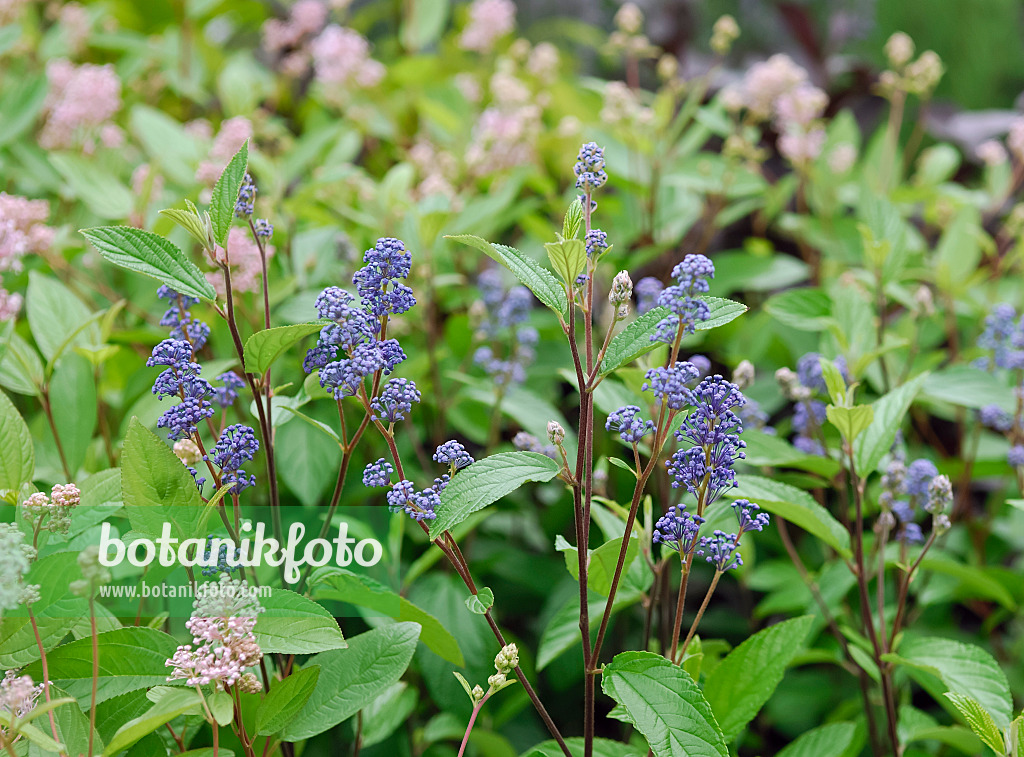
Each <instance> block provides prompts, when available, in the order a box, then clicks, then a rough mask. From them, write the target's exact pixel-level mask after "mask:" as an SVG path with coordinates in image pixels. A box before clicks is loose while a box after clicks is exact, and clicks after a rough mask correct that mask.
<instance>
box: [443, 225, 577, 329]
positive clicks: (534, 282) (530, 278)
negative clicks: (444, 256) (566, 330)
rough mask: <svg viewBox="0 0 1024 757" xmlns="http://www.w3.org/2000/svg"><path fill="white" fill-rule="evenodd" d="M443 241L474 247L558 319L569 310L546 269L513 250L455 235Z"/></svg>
mask: <svg viewBox="0 0 1024 757" xmlns="http://www.w3.org/2000/svg"><path fill="white" fill-rule="evenodd" d="M445 239H451V240H453V241H455V242H461V243H462V244H466V245H469V246H470V247H475V248H476V249H478V250H480V251H481V252H482V253H484V254H485V255H486V256H487V257H489V258H491V259H492V260H494V261H495V262H497V263H501V265H503V266H505V267H506V268H507V269H509V270H510V271H512V273H513V274H514V275H515V277H516V278H517V279H519V281H520V282H521V283H522V284H523V285H524V286H526V287H527V288H528V289H529V290H530V291H531V292H533V293H534V294H535V295H536V296H537V299H538V300H540V301H541V302H542V303H544V304H545V305H547V306H548V307H549V308H551V309H552V310H554V311H555V312H556V313H558V314H559V315H562V314H564V313H565V311H566V308H568V307H569V301H568V299H567V298H566V296H565V287H563V286H562V285H561V284H559V283H558V279H556V278H555V277H554V276H552V275H551V272H550V271H548V270H547V269H546V268H544V267H542V266H541V265H540V264H539V263H537V262H536V261H535V260H533V259H532V258H529V257H527V256H526V255H524V254H523V253H521V252H520V251H519V250H517V249H515V248H514V247H506V246H505V245H503V244H491V243H490V242H488V241H487V240H485V239H481V238H480V237H477V236H473V235H472V234H457V235H454V236H447V237H445Z"/></svg>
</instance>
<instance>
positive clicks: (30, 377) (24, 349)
mask: <svg viewBox="0 0 1024 757" xmlns="http://www.w3.org/2000/svg"><path fill="white" fill-rule="evenodd" d="M44 379H45V374H44V373H43V361H42V360H40V359H39V353H38V352H36V350H35V348H34V347H33V346H32V345H30V344H29V343H28V342H26V341H25V340H24V339H23V338H22V337H21V335H20V334H18V333H17V332H12V333H11V338H10V341H9V342H8V343H7V349H6V350H5V351H4V353H3V357H2V358H0V386H3V387H4V388H5V389H10V390H11V391H12V392H14V393H16V394H25V395H28V396H35V395H38V394H39V387H40V386H41V385H42V383H43V381H44Z"/></svg>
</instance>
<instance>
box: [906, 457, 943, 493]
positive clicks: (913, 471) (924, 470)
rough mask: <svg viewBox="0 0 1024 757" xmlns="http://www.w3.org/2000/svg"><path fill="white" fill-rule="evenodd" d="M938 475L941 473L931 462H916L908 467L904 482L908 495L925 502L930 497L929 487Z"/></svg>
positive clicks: (920, 460)
mask: <svg viewBox="0 0 1024 757" xmlns="http://www.w3.org/2000/svg"><path fill="white" fill-rule="evenodd" d="M937 475H939V471H938V469H937V468H936V467H935V463H933V462H932V461H931V460H926V459H924V458H921V459H919V460H915V461H914V462H912V463H911V464H910V465H908V466H907V477H906V481H905V482H904V488H905V491H906V493H907V494H909V495H910V496H911V497H912V498H916V499H917V500H923V499H924V498H925V497H927V496H928V485H929V484H930V483H931V482H932V479H933V478H935V477H936V476H937Z"/></svg>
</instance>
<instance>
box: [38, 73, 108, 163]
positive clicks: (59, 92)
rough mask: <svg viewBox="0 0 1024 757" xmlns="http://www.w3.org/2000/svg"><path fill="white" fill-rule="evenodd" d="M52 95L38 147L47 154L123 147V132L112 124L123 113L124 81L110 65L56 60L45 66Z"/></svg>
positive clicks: (48, 96) (89, 151) (46, 106)
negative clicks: (58, 151) (98, 143)
mask: <svg viewBox="0 0 1024 757" xmlns="http://www.w3.org/2000/svg"><path fill="white" fill-rule="evenodd" d="M46 78H47V79H48V80H49V82H50V93H49V94H48V95H47V97H46V102H45V104H44V109H45V112H46V123H45V124H43V129H42V132H41V133H40V134H39V144H40V145H41V146H42V147H45V148H46V149H47V150H59V149H69V148H75V147H80V148H82V150H83V151H84V152H86V153H92V152H93V151H94V150H95V149H96V139H97V138H98V139H99V141H100V143H101V144H102V145H103V146H104V147H120V146H121V144H123V142H124V132H122V131H121V129H120V127H118V126H117V125H116V124H114V123H112V122H111V120H110V119H111V118H113V116H114V115H115V114H116V113H117V111H118V110H120V109H121V79H120V78H119V77H118V75H117V72H115V71H114V67H113V66H111V65H110V64H107V65H103V66H98V65H94V64H92V63H83V64H82V65H81V66H76V65H75V64H74V63H72V62H71V61H69V60H65V59H62V58H61V59H56V60H51V61H50V62H49V63H47V64H46Z"/></svg>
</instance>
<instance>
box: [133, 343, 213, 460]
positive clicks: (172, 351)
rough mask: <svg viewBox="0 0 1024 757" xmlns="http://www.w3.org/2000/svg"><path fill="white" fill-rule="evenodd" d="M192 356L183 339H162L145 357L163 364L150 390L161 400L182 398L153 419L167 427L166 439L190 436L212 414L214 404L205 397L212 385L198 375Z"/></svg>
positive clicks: (151, 362) (211, 391)
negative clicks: (148, 355) (148, 356)
mask: <svg viewBox="0 0 1024 757" xmlns="http://www.w3.org/2000/svg"><path fill="white" fill-rule="evenodd" d="M193 357H194V353H193V351H192V345H191V344H189V343H188V342H187V341H185V340H184V339H165V340H164V341H162V342H160V344H158V345H157V346H156V347H154V348H153V354H152V355H151V356H150V358H149V359H148V360H147V361H146V365H147V366H150V367H153V366H157V365H162V366H165V368H164V371H163V372H162V373H161V374H160V375H159V376H157V378H156V381H154V382H153V394H155V395H157V396H158V397H159V398H160V399H161V400H162V399H163V398H164V397H178V398H179V399H180V400H181V402H179V403H178V404H177V405H175V406H174V407H171V408H168V409H167V411H166V412H164V414H163V415H161V416H160V419H159V420H158V421H157V423H156V425H157V427H158V428H166V429H167V431H168V433H167V438H168V439H172V440H177V439H182V438H184V437H187V436H192V435H193V434H195V432H196V427H197V426H198V425H199V423H200V422H201V421H202V420H203V419H204V418H209V417H211V416H212V415H213V405H212V404H210V401H209V400H208V399H207V397H209V396H210V395H211V394H212V393H213V387H212V386H210V382H209V381H207V380H206V379H204V378H201V377H200V376H199V373H200V371H201V370H202V368H200V366H199V363H196V362H195V361H194V360H193Z"/></svg>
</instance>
